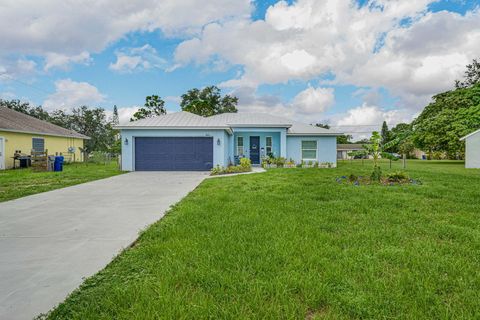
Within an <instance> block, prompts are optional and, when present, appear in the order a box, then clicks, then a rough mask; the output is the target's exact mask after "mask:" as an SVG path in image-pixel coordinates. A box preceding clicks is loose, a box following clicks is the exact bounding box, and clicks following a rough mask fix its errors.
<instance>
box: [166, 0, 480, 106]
mask: <svg viewBox="0 0 480 320" xmlns="http://www.w3.org/2000/svg"><path fill="white" fill-rule="evenodd" d="M432 2H435V0H421V1H404V0H371V1H368V2H367V3H366V4H365V5H363V6H359V5H358V4H357V2H355V1H350V0H325V1H315V0H298V1H295V2H293V3H292V4H288V3H287V2H286V1H280V2H278V3H276V4H275V5H273V6H271V7H269V8H268V10H267V12H266V17H265V20H259V21H251V20H249V19H241V18H239V19H235V20H229V21H227V22H223V23H221V22H219V23H212V24H209V25H207V26H206V27H205V28H204V29H203V31H202V33H201V34H200V35H199V36H197V37H194V38H193V39H189V40H185V41H184V42H182V43H181V44H180V45H179V46H178V47H177V49H176V52H175V62H176V65H177V67H178V66H184V65H187V64H189V63H195V64H205V63H211V62H212V61H216V60H217V59H221V60H223V61H226V62H227V63H229V64H230V65H239V66H242V67H243V68H242V70H243V72H242V73H241V74H240V75H239V76H238V77H235V78H233V79H231V80H228V81H225V82H223V83H221V85H222V86H224V87H245V86H249V87H257V86H258V85H260V84H277V83H288V82H289V81H292V80H302V81H308V80H311V79H317V78H318V77H322V76H324V75H326V74H332V75H334V76H335V80H334V81H333V82H326V81H325V82H324V83H325V84H328V83H329V84H342V85H343V84H345V85H351V84H353V85H356V86H361V87H369V88H373V89H375V88H380V87H383V88H386V89H387V90H388V91H389V92H390V93H391V94H392V95H393V96H395V97H399V98H400V100H399V105H398V106H401V107H409V108H411V109H412V112H415V111H417V110H418V109H419V108H420V107H423V106H424V105H425V103H427V102H428V101H429V99H430V97H431V96H432V95H433V94H435V93H438V92H441V91H444V90H447V89H449V88H452V87H453V83H454V80H455V79H456V78H459V77H460V76H461V74H462V72H463V70H464V69H465V65H466V64H467V63H469V62H470V61H471V60H472V59H473V58H476V57H477V56H478V52H480V9H475V10H473V11H471V12H469V13H467V14H466V15H464V16H462V15H460V14H458V13H454V12H446V11H441V12H435V13H431V12H427V8H428V5H429V4H430V3H432ZM405 21H408V22H407V23H406V22H405ZM372 98H373V96H372Z"/></svg>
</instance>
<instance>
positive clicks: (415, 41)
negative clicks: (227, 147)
mask: <svg viewBox="0 0 480 320" xmlns="http://www.w3.org/2000/svg"><path fill="white" fill-rule="evenodd" d="M0 40H1V41H0V97H1V98H4V99H11V98H18V99H22V100H28V101H30V102H33V103H35V104H41V105H43V106H44V107H45V108H46V109H49V110H52V109H56V108H66V109H68V108H70V107H72V106H78V105H83V104H87V105H92V106H101V107H104V108H105V109H107V110H111V109H112V107H113V105H117V106H118V107H119V108H120V111H121V117H122V119H128V117H129V115H130V113H132V112H133V110H135V106H138V105H142V104H143V102H144V99H145V96H147V95H150V94H159V95H160V96H161V97H163V98H164V99H165V101H166V103H167V109H168V110H169V111H176V110H179V107H178V102H179V96H180V95H181V94H182V93H184V92H185V91H187V90H188V89H190V88H193V87H204V86H207V85H212V84H214V85H218V86H219V87H221V88H222V90H223V92H225V93H233V94H235V95H236V96H238V97H239V99H240V102H239V110H240V111H241V112H248V111H251V112H269V113H274V114H277V115H284V116H289V117H293V118H296V119H298V120H303V121H306V122H308V123H313V122H329V123H331V124H332V125H337V126H341V128H343V129H344V131H349V130H350V131H359V130H360V131H361V130H370V129H371V128H370V127H367V126H366V125H380V124H381V122H382V121H383V120H387V122H388V123H389V124H391V125H393V124H395V123H398V122H400V121H409V120H411V119H412V117H414V116H415V115H416V114H418V112H419V110H421V109H422V108H423V107H424V106H425V104H426V103H428V101H429V100H430V97H431V96H432V95H433V94H435V93H438V92H441V91H445V90H448V89H450V88H452V86H453V83H454V80H455V79H457V78H459V77H461V75H462V73H463V71H464V67H465V65H466V64H467V63H469V62H471V60H472V59H473V58H480V0H440V1H433V0H415V1H407V0H370V1H369V0H298V1H260V0H257V1H249V0H209V1H204V0H162V1H155V0H138V1H130V0H84V1H74V0H72V1H65V0H43V1H34V0H0ZM349 125H355V127H347V126H349ZM361 128H365V129H361Z"/></svg>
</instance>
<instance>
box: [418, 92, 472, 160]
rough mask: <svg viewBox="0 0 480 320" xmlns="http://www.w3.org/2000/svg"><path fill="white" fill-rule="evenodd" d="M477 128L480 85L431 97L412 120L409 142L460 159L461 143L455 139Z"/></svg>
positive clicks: (462, 145) (462, 152)
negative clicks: (431, 100)
mask: <svg viewBox="0 0 480 320" xmlns="http://www.w3.org/2000/svg"><path fill="white" fill-rule="evenodd" d="M478 128H480V84H476V85H473V86H472V87H470V88H460V89H457V90H454V91H448V92H444V93H441V94H438V95H436V96H434V97H433V102H432V103H430V104H429V105H428V106H427V107H425V109H424V110H423V112H422V113H421V114H420V115H419V116H418V118H417V119H416V120H415V121H414V122H413V129H414V133H413V137H412V139H413V140H412V142H413V143H414V144H415V145H416V146H417V147H419V148H420V149H422V150H424V151H427V152H429V153H433V152H436V151H439V152H446V153H447V156H448V158H461V157H463V155H464V152H465V144H464V143H463V142H461V141H459V139H460V138H461V137H463V136H465V135H467V134H469V133H471V132H473V131H475V130H478Z"/></svg>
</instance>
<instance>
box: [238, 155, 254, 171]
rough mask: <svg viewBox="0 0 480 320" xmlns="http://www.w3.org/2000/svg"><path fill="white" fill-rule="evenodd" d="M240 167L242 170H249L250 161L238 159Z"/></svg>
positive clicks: (250, 166)
mask: <svg viewBox="0 0 480 320" xmlns="http://www.w3.org/2000/svg"><path fill="white" fill-rule="evenodd" d="M240 166H241V167H242V168H248V169H251V168H252V161H250V159H248V158H245V157H244V158H241V159H240Z"/></svg>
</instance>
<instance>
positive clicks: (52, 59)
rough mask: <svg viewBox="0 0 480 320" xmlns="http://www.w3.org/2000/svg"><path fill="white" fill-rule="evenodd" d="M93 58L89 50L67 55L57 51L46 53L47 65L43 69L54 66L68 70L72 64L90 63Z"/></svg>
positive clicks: (46, 69)
mask: <svg viewBox="0 0 480 320" xmlns="http://www.w3.org/2000/svg"><path fill="white" fill-rule="evenodd" d="M91 61H92V59H91V58H90V54H89V53H88V52H87V51H83V52H81V53H79V54H76V55H65V54H60V53H55V52H49V53H46V55H45V66H44V67H43V69H44V70H45V71H48V70H50V69H52V68H60V69H64V70H67V69H68V68H69V67H70V65H71V64H73V63H80V64H85V65H88V64H90V62H91Z"/></svg>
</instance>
